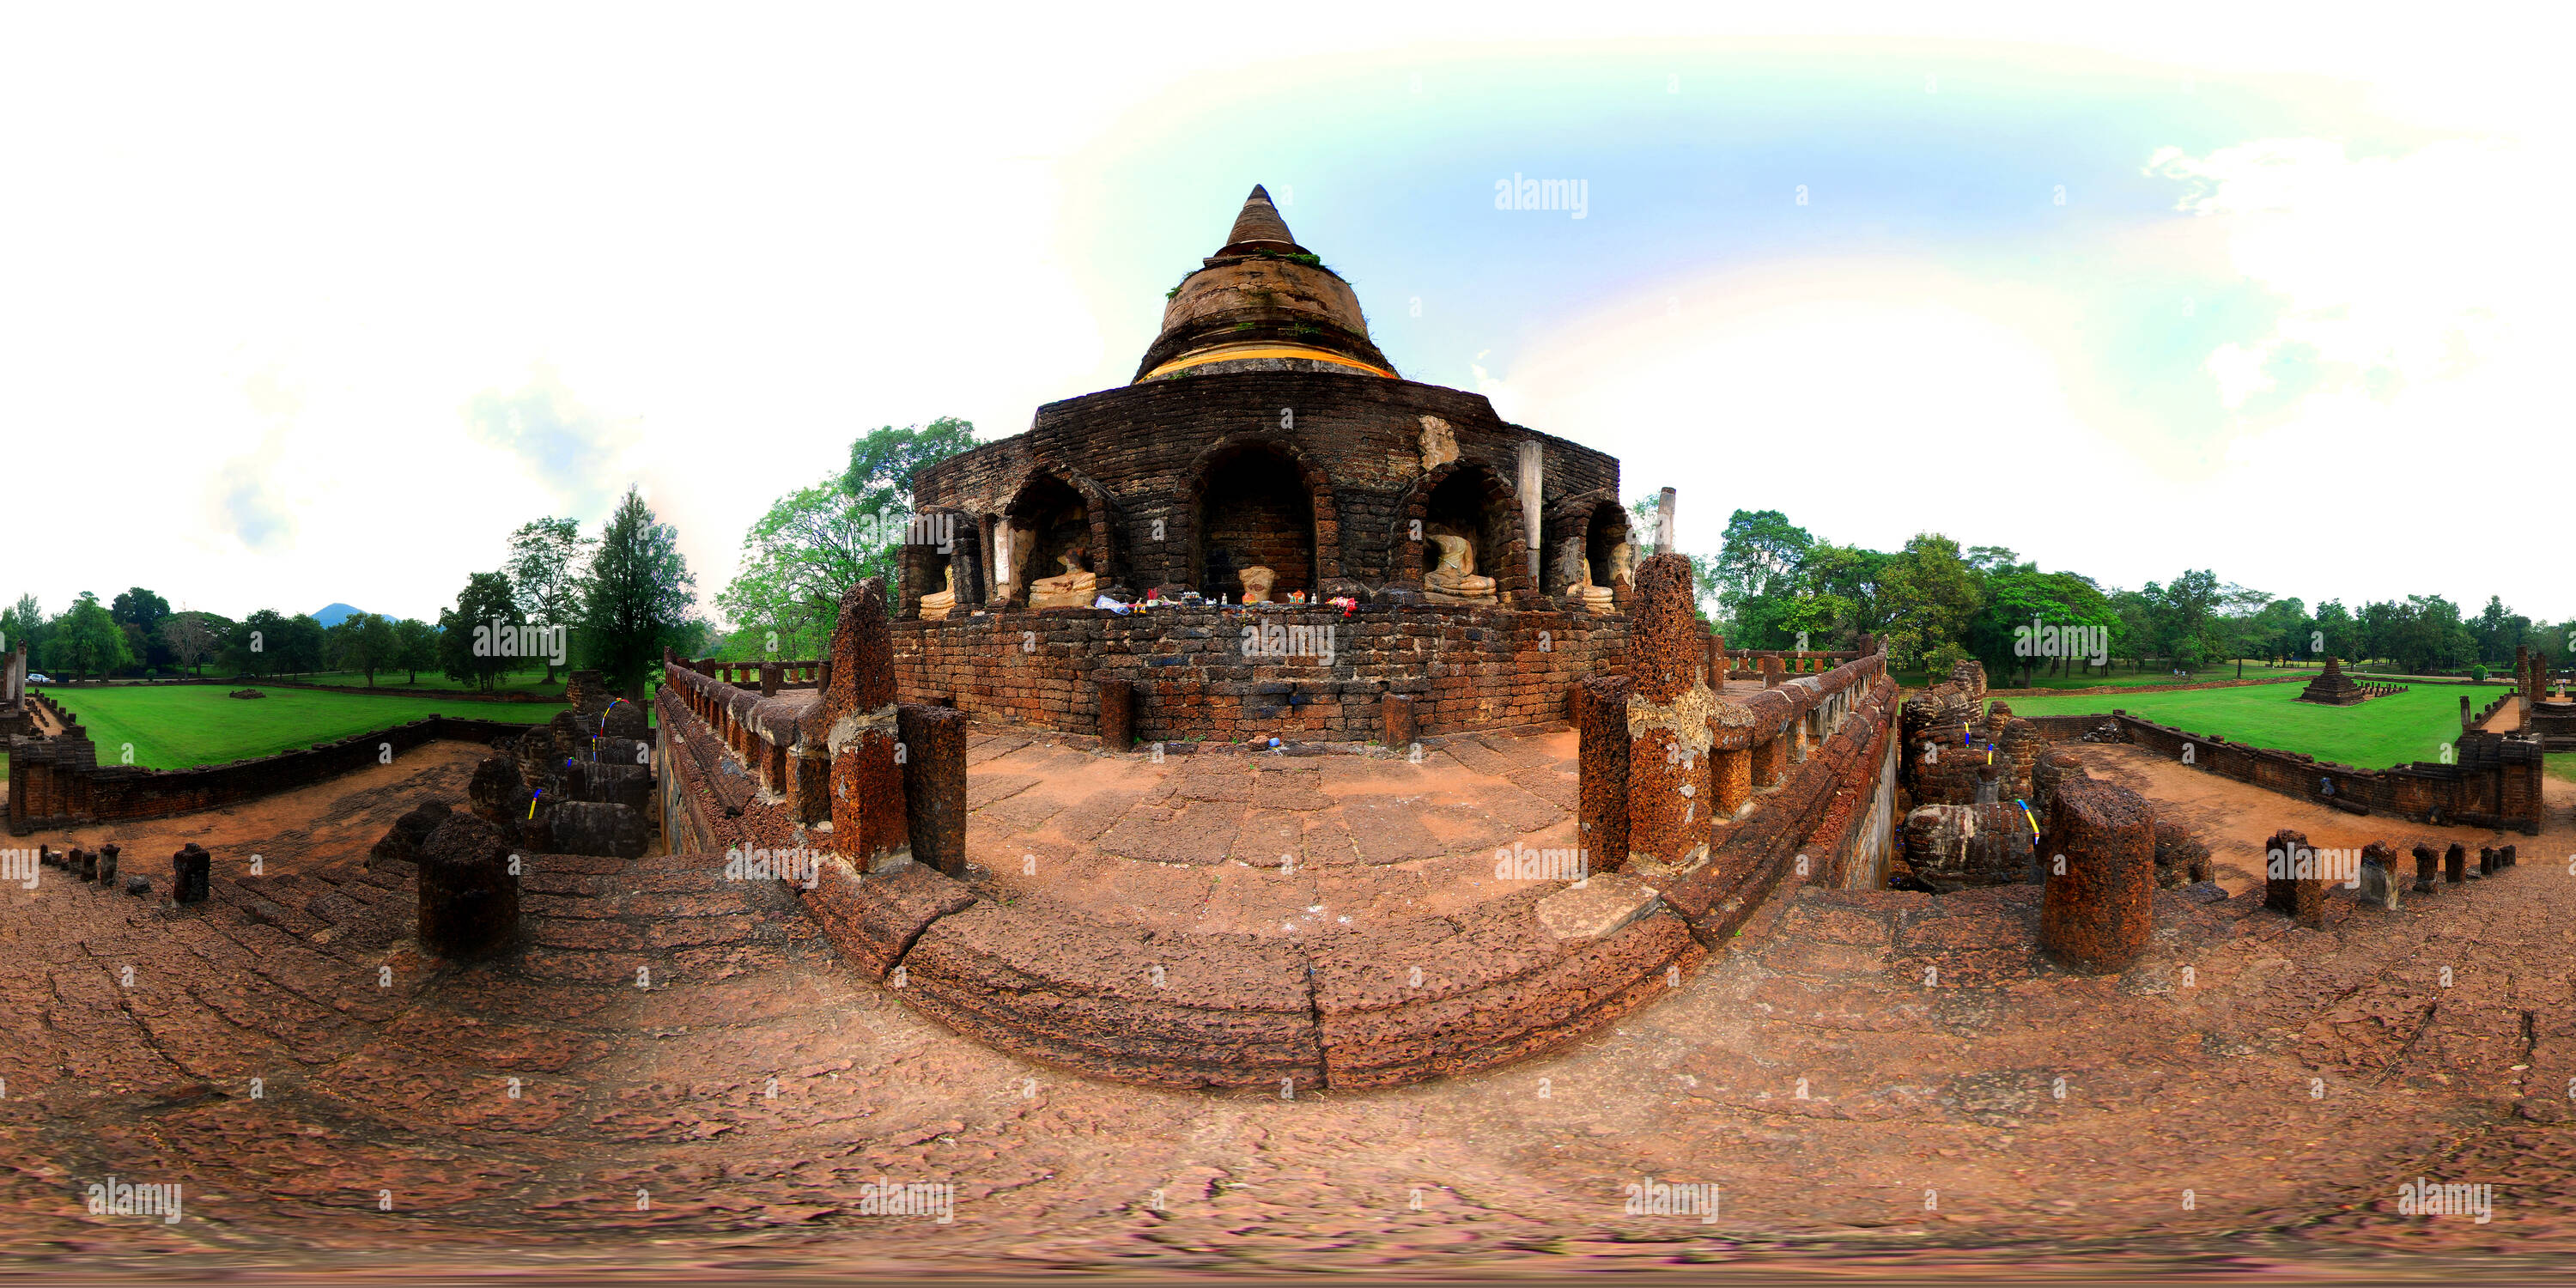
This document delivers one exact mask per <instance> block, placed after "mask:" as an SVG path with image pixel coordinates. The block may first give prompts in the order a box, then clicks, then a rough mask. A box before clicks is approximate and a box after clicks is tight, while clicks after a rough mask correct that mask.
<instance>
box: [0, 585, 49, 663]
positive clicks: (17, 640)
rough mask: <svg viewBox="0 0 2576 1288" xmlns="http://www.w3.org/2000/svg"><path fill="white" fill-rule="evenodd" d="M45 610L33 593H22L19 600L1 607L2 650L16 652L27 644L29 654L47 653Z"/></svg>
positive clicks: (0, 637)
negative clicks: (3, 607)
mask: <svg viewBox="0 0 2576 1288" xmlns="http://www.w3.org/2000/svg"><path fill="white" fill-rule="evenodd" d="M45 625H46V623H45V610H44V608H43V606H42V605H40V604H38V603H37V602H36V597H35V596H33V595H20V596H18V602H17V603H15V604H12V605H10V606H9V607H8V608H6V609H0V652H16V651H17V648H18V646H19V645H20V644H24V645H26V646H27V656H28V657H30V658H42V657H43V656H44V655H45V647H44V645H45Z"/></svg>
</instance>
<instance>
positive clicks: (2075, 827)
mask: <svg viewBox="0 0 2576 1288" xmlns="http://www.w3.org/2000/svg"><path fill="white" fill-rule="evenodd" d="M2040 853H2041V855H2043V856H2044V857H2043V859H2042V863H2041V871H2042V872H2043V873H2044V874H2045V875H2046V879H2047V884H2046V885H2045V886H2044V887H2043V888H2042V890H2041V892H2040V910H2039V940H2040V945H2041V946H2042V947H2044V948H2046V949H2048V951H2049V952H2051V953H2052V954H2054V955H2055V956H2056V957H2057V959H2058V960H2059V961H2061V962H2064V963H2065V964H2066V965H2067V966H2068V967H2070V968H2071V969H2074V970H2078V971H2083V972H2086V973H2089V974H2107V973H2111V972H2116V971H2121V970H2125V969H2127V968H2128V967H2130V966H2131V965H2134V964H2135V963H2136V962H2137V960H2138V958H2139V957H2141V956H2143V955H2144V954H2145V953H2146V950H2147V944H2148V942H2149V941H2150V940H2152V939H2153V938H2154V935H2155V928H2156V921H2155V892H2156V842H2155V828H2154V817H2153V815H2152V814H2151V813H2150V812H2149V811H2148V809H2147V803H2146V802H2145V801H2143V800H2140V799H2139V798H2138V796H2137V794H2136V793H2135V792H2132V791H2130V790H2128V789H2127V788H2125V787H2121V786H2118V785H2116V784H2113V783H2108V782H2104V781H2101V780H2099V779H2091V778H2087V779H2079V780H2075V781H2071V782H2068V783H2066V784H2064V785H2063V786H2062V787H2061V788H2060V789H2059V791H2058V795H2057V808H2056V810H2054V811H2052V812H2051V814H2050V816H2049V825H2048V832H2047V834H2046V836H2045V838H2044V839H2043V840H2042V842H2041V844H2040ZM2061 858H2062V859H2063V863H2062V865H2061V863H2060V859H2061Z"/></svg>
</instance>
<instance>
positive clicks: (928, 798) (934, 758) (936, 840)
mask: <svg viewBox="0 0 2576 1288" xmlns="http://www.w3.org/2000/svg"><path fill="white" fill-rule="evenodd" d="M895 721H896V727H897V729H898V730H899V731H900V732H901V733H902V735H903V749H904V756H903V798H904V803H905V818H904V824H905V828H906V830H907V831H908V832H909V833H910V835H911V837H912V858H913V861H914V862H916V863H927V864H929V865H930V866H932V867H934V868H937V869H939V870H940V871H941V872H945V873H947V874H948V875H950V876H952V877H963V876H965V875H966V713H965V712H963V711H959V710H957V709H956V708H954V707H934V706H927V705H924V704H922V703H918V702H907V703H904V704H903V705H902V706H901V707H900V708H898V709H897V712H896V716H895Z"/></svg>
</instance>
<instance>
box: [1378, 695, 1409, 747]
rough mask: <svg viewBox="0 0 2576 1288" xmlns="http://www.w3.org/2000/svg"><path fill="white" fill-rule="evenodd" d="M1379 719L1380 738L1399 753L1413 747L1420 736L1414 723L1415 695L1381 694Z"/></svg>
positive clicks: (1379, 697)
mask: <svg viewBox="0 0 2576 1288" xmlns="http://www.w3.org/2000/svg"><path fill="white" fill-rule="evenodd" d="M1377 718H1378V725H1379V728H1380V731H1381V732H1380V736H1381V737H1383V738H1385V739H1386V745H1387V746H1389V747H1391V748H1393V749H1395V750H1397V751H1402V750H1404V749H1405V748H1406V747H1408V746H1411V745H1412V743H1413V740H1414V738H1415V737H1417V736H1418V735H1419V730H1418V729H1417V728H1416V726H1415V725H1414V722H1413V695H1411V694H1409V693H1381V694H1379V695H1378V699H1377Z"/></svg>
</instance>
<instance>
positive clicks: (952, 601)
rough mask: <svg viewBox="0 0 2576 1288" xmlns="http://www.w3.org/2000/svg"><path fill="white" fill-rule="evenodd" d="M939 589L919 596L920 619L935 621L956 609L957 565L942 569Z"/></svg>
mask: <svg viewBox="0 0 2576 1288" xmlns="http://www.w3.org/2000/svg"><path fill="white" fill-rule="evenodd" d="M941 571H942V573H943V576H942V579H941V581H940V585H939V589H937V590H934V591H932V592H930V593H929V594H927V595H924V596H922V597H921V620H923V621H925V622H935V621H938V620H940V619H941V618H944V617H946V616H948V615H949V614H950V613H953V612H956V611H957V566H956V565H955V564H949V565H947V566H946V567H945V568H943V569H942V570H941Z"/></svg>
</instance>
